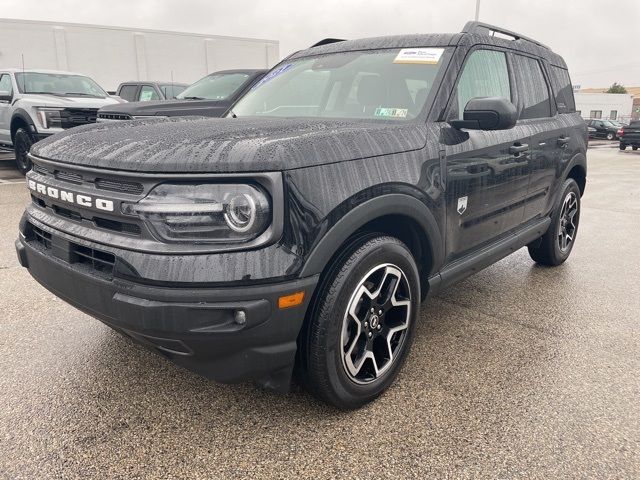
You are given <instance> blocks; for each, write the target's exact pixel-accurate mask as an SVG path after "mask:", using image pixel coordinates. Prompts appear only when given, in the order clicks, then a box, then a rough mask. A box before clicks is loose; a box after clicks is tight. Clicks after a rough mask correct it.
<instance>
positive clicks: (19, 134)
mask: <svg viewBox="0 0 640 480" xmlns="http://www.w3.org/2000/svg"><path fill="white" fill-rule="evenodd" d="M13 144H14V152H15V156H16V166H17V168H18V170H19V171H20V173H22V174H23V175H24V174H26V173H27V172H28V171H29V170H31V160H29V158H28V157H26V156H25V158H24V159H21V158H20V154H19V153H18V152H19V147H20V146H22V144H24V145H25V146H26V152H27V153H29V149H30V148H31V146H32V145H33V144H34V141H33V138H32V137H31V135H30V134H29V132H27V131H26V130H25V129H24V128H19V129H18V130H17V131H16V134H15V136H14V139H13ZM25 155H26V154H25Z"/></svg>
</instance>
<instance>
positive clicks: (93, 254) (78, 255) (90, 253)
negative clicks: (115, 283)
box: [71, 243, 116, 275]
mask: <svg viewBox="0 0 640 480" xmlns="http://www.w3.org/2000/svg"><path fill="white" fill-rule="evenodd" d="M71 257H72V258H73V259H74V260H75V261H72V263H80V264H84V265H87V266H90V267H91V268H92V269H93V270H95V271H97V272H100V273H103V274H106V275H113V266H114V265H115V263H116V257H115V255H113V254H111V253H106V252H101V251H100V250H96V249H94V248H89V247H84V246H82V245H77V244H75V243H71Z"/></svg>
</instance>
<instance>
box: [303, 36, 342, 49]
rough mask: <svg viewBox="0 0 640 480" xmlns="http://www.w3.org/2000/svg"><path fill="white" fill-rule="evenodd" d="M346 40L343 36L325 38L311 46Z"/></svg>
mask: <svg viewBox="0 0 640 480" xmlns="http://www.w3.org/2000/svg"><path fill="white" fill-rule="evenodd" d="M344 41H346V40H345V39H343V38H323V39H322V40H320V41H319V42H317V43H314V44H313V45H311V46H310V47H309V48H313V47H320V46H321V45H329V44H330V43H338V42H344Z"/></svg>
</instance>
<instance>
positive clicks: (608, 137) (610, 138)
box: [607, 132, 616, 140]
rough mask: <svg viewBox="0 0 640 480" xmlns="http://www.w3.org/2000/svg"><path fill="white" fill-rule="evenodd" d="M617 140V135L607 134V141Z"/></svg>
mask: <svg viewBox="0 0 640 480" xmlns="http://www.w3.org/2000/svg"><path fill="white" fill-rule="evenodd" d="M615 139H616V134H615V133H613V132H609V133H607V140H615Z"/></svg>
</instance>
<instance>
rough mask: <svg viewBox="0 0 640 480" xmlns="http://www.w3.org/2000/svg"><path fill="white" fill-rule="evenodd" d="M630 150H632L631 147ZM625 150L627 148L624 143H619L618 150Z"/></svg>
mask: <svg viewBox="0 0 640 480" xmlns="http://www.w3.org/2000/svg"><path fill="white" fill-rule="evenodd" d="M631 148H633V147H631ZM636 148H637V147H636ZM626 149H627V146H626V145H625V144H624V143H621V144H620V150H626Z"/></svg>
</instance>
